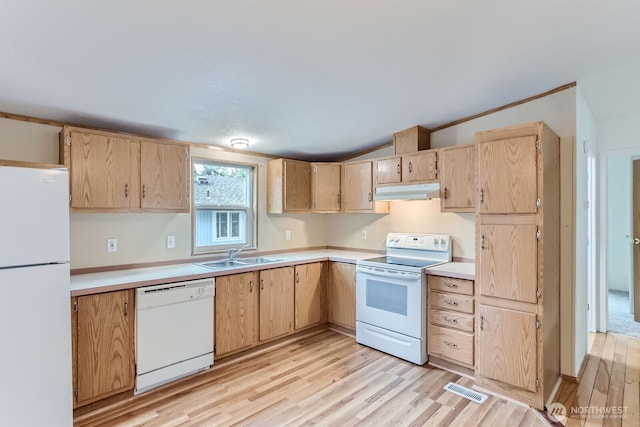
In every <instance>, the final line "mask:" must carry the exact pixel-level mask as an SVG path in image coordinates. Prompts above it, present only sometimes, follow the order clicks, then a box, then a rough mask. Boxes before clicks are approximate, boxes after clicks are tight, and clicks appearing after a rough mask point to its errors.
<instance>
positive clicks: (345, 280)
mask: <svg viewBox="0 0 640 427" xmlns="http://www.w3.org/2000/svg"><path fill="white" fill-rule="evenodd" d="M328 288H329V289H328V291H329V292H328V293H329V298H328V299H329V323H334V324H336V325H339V326H342V327H345V328H348V329H352V330H355V328H356V266H355V264H347V263H343V262H332V263H330V264H329V286H328Z"/></svg>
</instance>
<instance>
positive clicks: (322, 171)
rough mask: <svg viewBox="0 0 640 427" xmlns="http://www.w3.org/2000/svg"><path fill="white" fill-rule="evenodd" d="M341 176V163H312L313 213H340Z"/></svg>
mask: <svg viewBox="0 0 640 427" xmlns="http://www.w3.org/2000/svg"><path fill="white" fill-rule="evenodd" d="M341 176H342V166H341V164H340V163H311V209H312V210H313V212H317V213H337V212H340V206H341V194H340V192H341V188H340V183H341V182H342V179H341Z"/></svg>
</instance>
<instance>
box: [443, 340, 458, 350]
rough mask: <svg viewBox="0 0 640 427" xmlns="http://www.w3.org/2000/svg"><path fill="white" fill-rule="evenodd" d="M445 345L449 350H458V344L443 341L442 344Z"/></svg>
mask: <svg viewBox="0 0 640 427" xmlns="http://www.w3.org/2000/svg"><path fill="white" fill-rule="evenodd" d="M444 343H445V344H446V345H448V346H449V347H451V348H458V344H456V343H454V342H450V341H445V342H444Z"/></svg>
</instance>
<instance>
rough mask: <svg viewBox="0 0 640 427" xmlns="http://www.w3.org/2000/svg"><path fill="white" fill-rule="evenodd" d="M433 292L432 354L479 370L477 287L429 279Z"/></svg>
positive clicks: (458, 281)
mask: <svg viewBox="0 0 640 427" xmlns="http://www.w3.org/2000/svg"><path fill="white" fill-rule="evenodd" d="M427 287H428V289H429V295H428V302H429V321H428V332H427V347H428V350H427V352H428V354H429V355H433V356H435V357H438V358H442V359H445V360H447V361H449V362H453V363H455V364H458V365H461V366H464V367H466V368H471V369H473V367H474V366H475V334H474V310H475V309H474V305H475V299H474V283H473V281H471V280H463V279H454V278H449V277H442V276H431V275H429V276H427Z"/></svg>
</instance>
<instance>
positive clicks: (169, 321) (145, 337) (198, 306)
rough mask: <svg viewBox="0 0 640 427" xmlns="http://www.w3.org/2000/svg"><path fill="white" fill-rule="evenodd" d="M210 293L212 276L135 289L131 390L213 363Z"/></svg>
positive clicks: (161, 382)
mask: <svg viewBox="0 0 640 427" xmlns="http://www.w3.org/2000/svg"><path fill="white" fill-rule="evenodd" d="M214 296H215V282H214V279H203V280H193V281H188V282H178V283H170V284H166V285H157V286H146V287H142V288H138V290H137V293H136V389H135V394H139V393H143V392H145V391H147V390H149V389H151V388H154V387H157V386H160V385H162V384H165V383H167V382H170V381H173V380H175V379H178V378H180V377H184V376H186V375H189V374H192V373H195V372H198V371H201V370H203V369H207V368H209V367H210V366H211V365H213V333H214V332H213V331H214V328H213V299H214Z"/></svg>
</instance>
